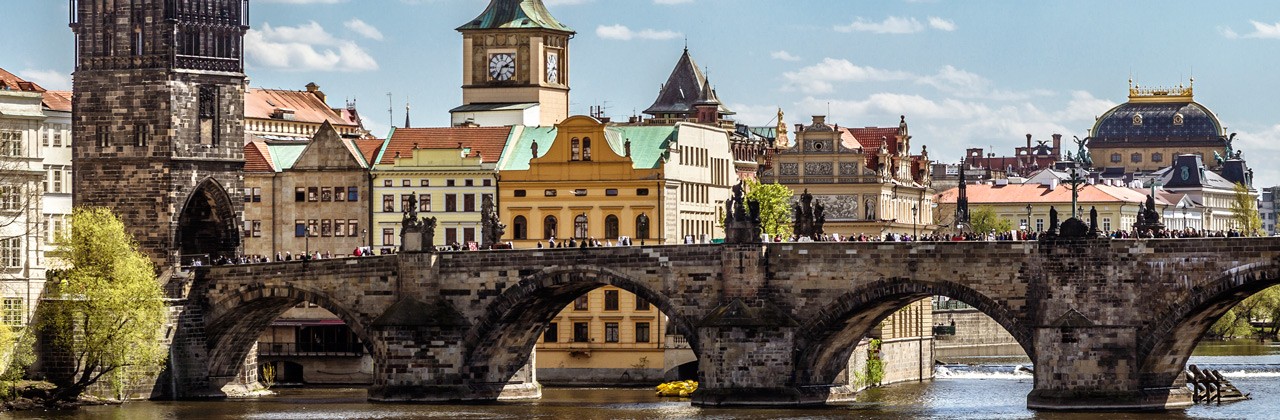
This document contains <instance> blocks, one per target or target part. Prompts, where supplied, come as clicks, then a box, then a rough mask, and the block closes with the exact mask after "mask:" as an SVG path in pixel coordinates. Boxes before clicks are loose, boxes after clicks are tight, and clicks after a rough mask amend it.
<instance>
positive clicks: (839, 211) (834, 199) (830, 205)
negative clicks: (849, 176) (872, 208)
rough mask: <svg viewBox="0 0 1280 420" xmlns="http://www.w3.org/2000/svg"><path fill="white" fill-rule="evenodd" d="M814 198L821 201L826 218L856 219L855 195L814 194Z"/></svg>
mask: <svg viewBox="0 0 1280 420" xmlns="http://www.w3.org/2000/svg"><path fill="white" fill-rule="evenodd" d="M813 198H814V200H815V201H817V202H820V203H822V206H823V207H824V209H823V210H824V212H825V216H826V218H827V220H858V219H861V217H860V216H861V215H860V214H858V196H857V195H815V196H813Z"/></svg>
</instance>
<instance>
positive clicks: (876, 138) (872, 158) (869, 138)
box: [846, 127, 898, 168]
mask: <svg viewBox="0 0 1280 420" xmlns="http://www.w3.org/2000/svg"><path fill="white" fill-rule="evenodd" d="M846 130H849V132H850V133H852V134H853V137H854V138H855V139H857V141H858V143H859V144H861V145H862V151H863V152H864V153H865V154H866V156H867V161H866V162H865V164H866V165H867V167H868V168H874V167H875V166H876V159H877V156H876V153H878V152H879V150H880V144H881V143H884V142H885V140H886V139H887V140H889V142H888V144H886V145H885V147H887V148H888V150H889V153H890V154H893V153H896V152H897V148H898V145H897V142H895V141H893V140H895V139H897V138H898V128H897V127H863V128H847V129H846Z"/></svg>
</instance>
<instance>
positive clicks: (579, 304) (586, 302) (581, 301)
mask: <svg viewBox="0 0 1280 420" xmlns="http://www.w3.org/2000/svg"><path fill="white" fill-rule="evenodd" d="M589 308H590V299H589V298H588V297H587V295H582V296H578V298H577V299H574V300H573V310H575V311H585V310H587V309H589Z"/></svg>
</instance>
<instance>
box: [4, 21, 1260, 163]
mask: <svg viewBox="0 0 1280 420" xmlns="http://www.w3.org/2000/svg"><path fill="white" fill-rule="evenodd" d="M8 2H14V3H17V4H6V6H8V7H7V8H6V14H7V15H9V16H22V18H21V19H12V18H11V19H7V21H6V24H5V25H3V26H2V27H0V37H2V39H5V40H14V39H22V40H24V41H23V42H21V43H19V42H12V41H10V42H6V48H4V49H2V50H0V67H3V68H5V69H8V70H10V71H13V72H15V73H18V74H19V75H22V76H24V77H27V78H30V79H32V80H36V81H38V82H42V83H43V84H45V85H47V86H49V87H52V88H67V87H69V85H70V83H69V75H70V73H71V70H72V54H73V49H72V45H71V39H72V38H71V32H70V30H69V29H68V28H67V26H66V23H67V3H66V2H65V1H58V0H21V1H20V2H18V1H16V0H9V1H7V2H6V3H8ZM487 3H488V1H487V0H253V1H252V6H251V7H252V13H251V16H252V25H253V28H254V29H253V32H252V33H251V34H250V36H249V39H248V41H249V42H248V43H249V46H248V50H249V53H248V58H247V60H248V67H249V68H248V70H247V72H248V73H249V76H250V78H251V80H252V84H253V85H254V86H260V87H270V88H289V89H302V86H303V85H305V84H307V83H308V82H313V81H314V82H316V83H318V84H320V85H321V87H322V89H323V90H324V91H325V92H326V93H327V94H329V98H330V105H332V106H340V105H341V104H342V101H343V100H344V99H345V98H354V99H356V100H358V104H359V109H360V111H361V113H362V114H363V115H364V116H365V119H366V122H367V124H368V125H369V126H370V127H371V128H373V129H374V130H375V133H379V134H380V135H382V134H385V132H386V128H387V126H388V116H387V108H388V100H387V93H388V92H390V93H392V94H393V98H392V101H393V102H394V106H393V108H394V118H393V119H394V121H395V124H397V125H399V124H402V123H403V121H404V105H405V101H406V99H407V100H409V101H410V102H411V103H412V105H413V111H412V118H413V124H414V125H415V126H427V125H431V126H438V125H444V124H447V123H448V110H449V109H450V108H452V107H454V106H457V105H459V104H460V101H461V89H460V88H459V87H460V85H461V80H462V76H461V71H462V65H461V63H460V57H461V36H460V35H459V34H458V33H457V32H455V31H454V30H453V28H455V27H457V26H458V25H460V24H462V23H463V22H466V21H468V20H470V19H471V18H473V17H475V16H476V15H478V14H479V13H480V12H481V11H482V10H483V9H484V7H485V5H486V4H487ZM546 3H547V4H548V7H549V8H550V10H551V12H552V14H553V15H555V16H556V17H557V18H558V19H559V20H560V21H561V22H563V23H565V24H567V25H569V26H571V27H573V28H574V29H575V30H577V31H578V35H577V36H576V38H574V40H573V41H572V43H571V50H572V54H571V62H570V66H571V67H570V70H569V71H570V77H571V83H572V89H573V90H572V93H571V102H572V103H571V106H570V111H571V112H572V113H575V114H579V113H587V111H588V110H589V107H591V106H593V105H605V106H607V113H608V114H610V115H611V116H614V117H626V116H629V115H631V114H632V113H633V110H634V111H635V112H638V111H640V110H643V109H644V108H646V107H648V106H649V104H650V103H651V102H652V101H653V99H654V97H655V96H656V94H657V91H658V87H659V85H660V84H661V83H662V82H664V81H665V80H666V77H667V75H668V74H669V72H670V71H671V68H672V66H673V65H674V64H675V61H676V59H677V58H678V57H679V54H680V51H681V48H682V47H683V46H684V43H685V39H686V38H687V39H688V46H689V49H690V51H691V52H692V53H693V55H694V58H695V59H696V60H697V62H698V64H699V65H700V66H703V67H705V68H707V69H708V71H709V75H710V78H711V81H712V83H713V84H714V85H715V87H716V90H717V92H718V93H719V95H720V98H721V99H722V100H723V101H725V102H726V103H727V104H728V105H729V107H730V108H731V109H732V110H734V111H737V112H738V115H737V118H738V120H739V121H741V122H745V123H748V124H752V125H765V124H769V123H770V122H771V120H772V119H773V116H774V113H775V110H776V109H777V108H778V107H781V108H782V109H783V110H784V111H786V112H787V122H788V123H792V124H794V123H798V122H807V121H808V120H809V115H813V114H828V115H829V117H828V119H827V120H828V121H829V122H834V123H838V124H841V125H846V126H892V125H894V124H896V123H897V121H898V115H906V117H907V122H908V123H910V124H911V128H912V134H913V136H914V141H913V146H915V147H917V148H918V147H919V146H920V145H926V146H928V148H929V152H930V156H931V157H932V158H933V159H935V160H939V161H946V162H955V161H958V160H959V159H960V157H961V155H962V152H963V150H964V149H965V148H967V147H984V148H985V147H988V146H994V147H995V148H996V149H997V152H1000V153H1011V152H1012V150H1011V148H1012V147H1013V146H1015V145H1018V144H1021V143H1024V142H1025V137H1024V136H1025V134H1027V133H1030V134H1033V135H1034V136H1035V138H1036V139H1038V140H1040V139H1048V138H1049V137H1050V135H1051V134H1053V133H1061V134H1064V135H1065V136H1066V138H1068V139H1069V138H1071V136H1073V135H1079V136H1081V137H1083V136H1084V134H1085V132H1086V131H1087V130H1088V128H1089V127H1091V126H1092V124H1093V120H1094V117H1095V116H1097V115H1098V114H1101V113H1102V112H1104V111H1106V110H1107V109H1108V108H1110V107H1111V106H1113V105H1115V104H1117V103H1120V102H1123V101H1124V100H1125V99H1126V95H1127V87H1128V79H1129V78H1130V77H1132V78H1133V79H1134V80H1135V82H1137V83H1138V84H1140V85H1142V86H1174V85H1178V84H1180V83H1182V84H1185V83H1187V82H1188V79H1189V78H1190V77H1192V76H1193V75H1194V77H1195V87H1196V100H1197V101H1198V102H1200V103H1202V104H1205V105H1206V106H1208V107H1209V108H1210V109H1212V110H1213V111H1215V112H1216V113H1217V114H1218V116H1219V117H1220V118H1221V119H1222V121H1223V123H1224V124H1225V125H1227V126H1228V127H1229V128H1228V131H1230V132H1238V133H1240V135H1239V137H1237V142H1236V146H1237V148H1239V149H1242V150H1243V151H1244V156H1245V157H1246V159H1249V161H1250V163H1251V165H1252V167H1253V168H1254V169H1255V171H1257V178H1258V184H1259V185H1275V184H1280V165H1276V164H1275V163H1274V160H1275V159H1276V158H1280V112H1277V111H1280V107H1277V105H1276V104H1275V103H1274V101H1273V98H1275V97H1276V96H1277V92H1280V78H1278V77H1275V76H1274V71H1273V69H1275V68H1276V67H1277V64H1278V63H1280V8H1277V7H1275V4H1274V3H1273V2H1266V1H1238V2H1231V3H1230V4H1229V5H1225V4H1218V3H1213V2H1203V1H1168V0H1165V1H1124V2H1116V1H1087V0H1077V1H1047V0H1046V1H980V2H979V1H958V0H933V1H930V0H915V1H910V0H891V1H844V0H840V1H836V0H832V1H819V0H791V1H776V0H546ZM913 151H918V150H913Z"/></svg>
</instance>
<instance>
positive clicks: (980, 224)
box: [969, 207, 1013, 234]
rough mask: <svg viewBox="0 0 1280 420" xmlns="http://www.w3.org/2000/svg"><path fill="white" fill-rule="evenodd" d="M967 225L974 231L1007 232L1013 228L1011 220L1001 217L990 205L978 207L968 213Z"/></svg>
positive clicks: (984, 232) (983, 232)
mask: <svg viewBox="0 0 1280 420" xmlns="http://www.w3.org/2000/svg"><path fill="white" fill-rule="evenodd" d="M969 227H970V228H971V229H973V232H974V233H982V234H986V233H990V232H992V231H995V232H997V233H1000V232H1009V231H1012V230H1013V222H1010V221H1009V220H1008V219H1004V218H1001V217H1000V216H999V215H997V214H996V211H995V209H992V208H991V207H978V208H977V209H974V210H973V212H972V213H969Z"/></svg>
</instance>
